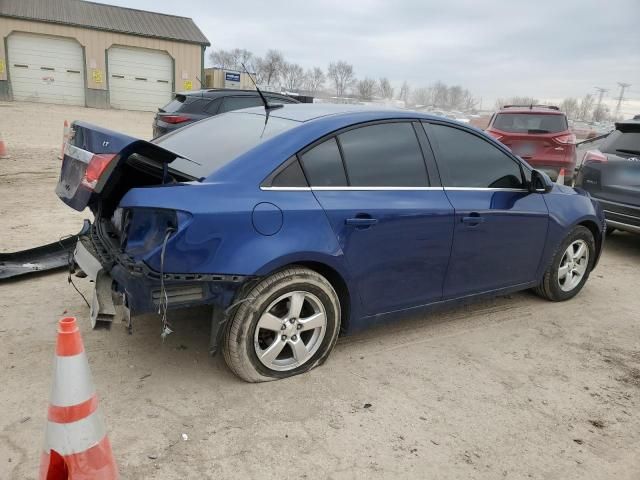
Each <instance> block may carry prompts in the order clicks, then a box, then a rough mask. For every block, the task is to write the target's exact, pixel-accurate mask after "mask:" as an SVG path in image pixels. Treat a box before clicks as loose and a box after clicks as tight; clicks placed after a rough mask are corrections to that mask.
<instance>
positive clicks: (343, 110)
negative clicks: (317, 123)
mask: <svg viewBox="0 0 640 480" xmlns="http://www.w3.org/2000/svg"><path fill="white" fill-rule="evenodd" d="M236 112H246V113H253V114H256V115H264V114H265V112H264V108H263V107H252V108H245V109H243V110H236ZM356 114H365V116H366V117H369V119H370V120H376V119H380V120H382V119H389V118H423V119H427V120H428V119H433V120H443V118H442V117H438V116H435V115H428V114H425V113H422V112H416V111H413V110H399V109H392V108H381V107H379V106H373V105H372V106H369V105H349V104H334V103H295V104H288V105H284V106H282V107H280V108H278V109H277V110H271V112H270V113H269V116H270V117H277V118H283V119H285V120H294V121H297V122H308V121H311V120H315V119H318V118H323V117H328V116H348V115H356ZM359 116H362V115H359Z"/></svg>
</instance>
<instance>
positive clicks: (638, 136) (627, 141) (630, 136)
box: [600, 129, 640, 155]
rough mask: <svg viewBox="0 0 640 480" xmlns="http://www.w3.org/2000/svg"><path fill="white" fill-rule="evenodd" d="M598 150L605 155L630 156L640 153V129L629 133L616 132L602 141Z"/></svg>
mask: <svg viewBox="0 0 640 480" xmlns="http://www.w3.org/2000/svg"><path fill="white" fill-rule="evenodd" d="M600 150H601V151H603V152H605V153H613V154H614V155H617V154H620V153H622V154H625V153H627V154H631V155H635V153H634V152H640V129H638V130H637V131H631V132H621V131H620V130H616V131H614V132H611V134H610V135H609V136H608V137H607V138H606V139H605V140H604V143H603V144H602V147H600Z"/></svg>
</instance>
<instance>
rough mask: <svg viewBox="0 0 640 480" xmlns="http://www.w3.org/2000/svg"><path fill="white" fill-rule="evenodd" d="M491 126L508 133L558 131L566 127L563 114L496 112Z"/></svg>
mask: <svg viewBox="0 0 640 480" xmlns="http://www.w3.org/2000/svg"><path fill="white" fill-rule="evenodd" d="M493 127H494V128H497V129H498V130H502V131H503V132H509V133H558V132H563V131H565V130H567V128H568V127H567V119H566V117H565V116H564V115H556V114H544V113H540V114H535V113H498V114H497V115H496V119H495V121H494V122H493Z"/></svg>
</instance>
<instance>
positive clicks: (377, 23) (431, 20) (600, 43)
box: [102, 0, 640, 113]
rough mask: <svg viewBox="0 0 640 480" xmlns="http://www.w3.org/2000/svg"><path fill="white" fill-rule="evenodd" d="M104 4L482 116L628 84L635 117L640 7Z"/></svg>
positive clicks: (493, 0) (535, 2)
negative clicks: (477, 110) (503, 106)
mask: <svg viewBox="0 0 640 480" xmlns="http://www.w3.org/2000/svg"><path fill="white" fill-rule="evenodd" d="M102 3H110V4H115V5H121V6H128V7H131V8H139V9H143V10H152V11H157V12H163V13H170V14H176V15H182V16H187V17H191V18H193V19H194V21H195V22H196V24H197V25H198V27H200V29H201V30H202V31H203V33H204V34H205V36H206V37H207V38H208V39H209V41H210V42H211V44H212V48H215V49H218V48H222V49H231V48H236V47H238V48H246V49H248V50H251V51H252V52H254V53H255V54H257V55H262V54H264V52H265V51H266V50H267V49H269V48H275V49H277V50H280V51H281V52H282V53H283V54H284V56H285V58H286V59H287V60H288V61H291V62H296V63H299V64H300V65H302V66H303V67H305V68H307V67H313V66H316V65H317V66H320V67H322V68H323V69H326V67H327V65H328V64H329V62H331V61H335V60H346V61H347V62H349V63H351V64H353V66H354V69H355V72H356V75H357V76H358V77H364V76H370V77H374V78H378V77H381V76H387V77H389V78H390V79H391V81H392V82H393V83H394V84H395V85H396V86H399V85H400V84H401V83H402V81H403V80H405V79H406V80H407V81H408V82H409V83H410V84H411V85H412V87H417V86H428V85H429V84H431V83H433V82H435V81H436V80H441V81H443V82H445V83H447V84H459V85H462V86H463V87H465V88H468V89H469V90H470V91H471V92H472V93H473V94H474V95H476V96H477V97H482V99H483V105H484V106H485V107H486V108H491V107H492V106H493V103H494V101H495V99H496V98H497V97H507V96H513V95H527V96H535V97H536V98H539V99H541V100H544V99H553V100H556V99H561V98H564V97H568V96H583V95H584V94H586V93H595V90H594V87H596V86H598V87H604V88H608V89H609V92H608V93H607V94H606V97H605V98H608V99H609V100H610V101H613V97H617V95H618V94H619V87H618V86H617V82H626V83H631V84H633V85H632V87H631V88H630V89H629V90H628V94H626V95H625V96H628V97H629V99H630V101H629V102H628V103H627V104H626V105H625V107H624V109H623V110H624V111H626V112H627V113H640V0H609V1H604V0H601V1H593V0H570V1H569V0H566V1H563V0H553V1H549V0H523V1H516V0H510V1H509V0H506V1H497V0H450V1H437V2H435V1H428V0H395V1H392V0H386V1H383V0H322V1H321V0H305V1H304V2H291V1H289V2H287V1H280V0H271V1H264V0H239V1H230V2H219V1H212V0H184V1H179V2H178V1H176V0H110V1H103V2H102ZM207 56H208V53H207ZM207 63H209V60H208V59H207ZM635 110H639V111H635Z"/></svg>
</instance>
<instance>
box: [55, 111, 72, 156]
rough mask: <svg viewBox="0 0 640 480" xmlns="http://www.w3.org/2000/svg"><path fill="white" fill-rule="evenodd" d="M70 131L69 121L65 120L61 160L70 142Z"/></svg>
mask: <svg viewBox="0 0 640 480" xmlns="http://www.w3.org/2000/svg"><path fill="white" fill-rule="evenodd" d="M69 133H70V129H69V122H67V121H66V120H65V121H64V128H63V129H62V149H61V150H60V156H59V157H58V158H60V160H62V159H63V158H64V149H65V148H66V146H67V143H69Z"/></svg>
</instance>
